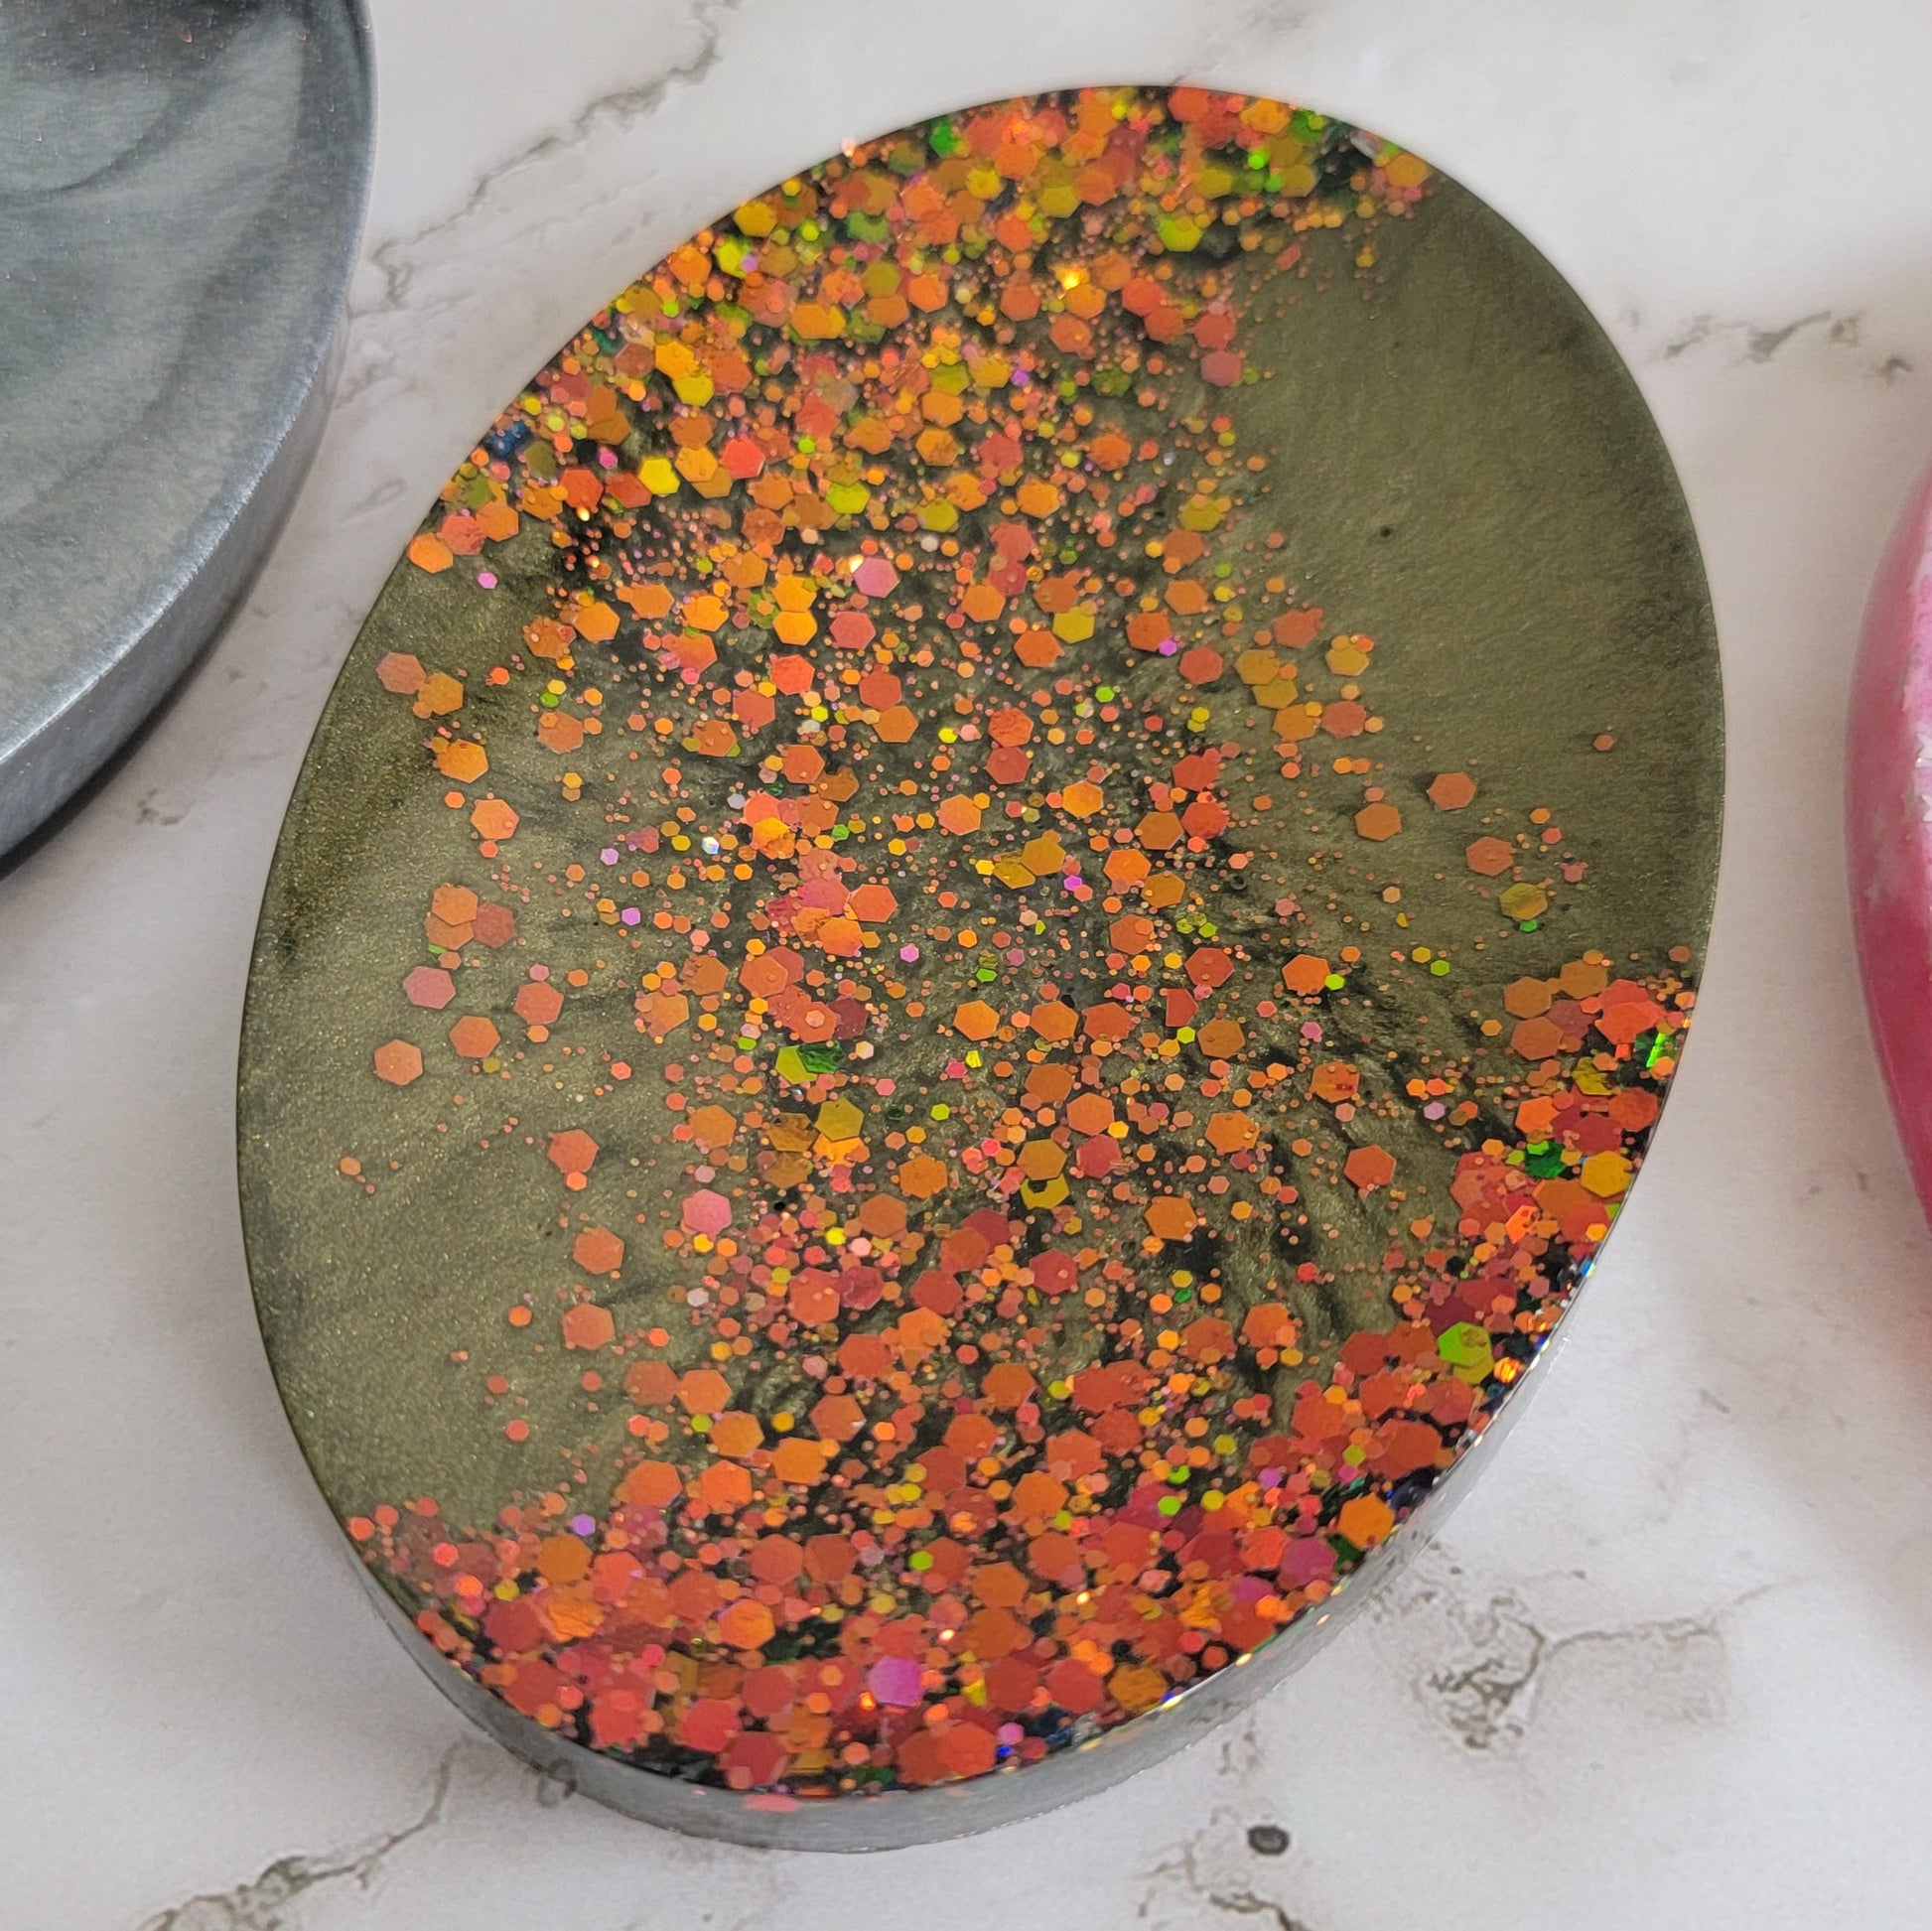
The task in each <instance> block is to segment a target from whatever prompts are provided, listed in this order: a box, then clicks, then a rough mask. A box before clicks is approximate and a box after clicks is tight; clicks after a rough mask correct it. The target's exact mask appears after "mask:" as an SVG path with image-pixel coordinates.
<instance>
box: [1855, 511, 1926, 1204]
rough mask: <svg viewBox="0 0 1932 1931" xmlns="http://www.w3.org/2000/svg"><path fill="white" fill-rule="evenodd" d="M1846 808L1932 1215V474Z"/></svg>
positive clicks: (1885, 592)
mask: <svg viewBox="0 0 1932 1931" xmlns="http://www.w3.org/2000/svg"><path fill="white" fill-rule="evenodd" d="M1845 809H1846V838H1847V845H1848V848H1849V855H1850V858H1851V866H1852V918H1853V924H1854V925H1855V927H1856V928H1857V931H1858V941H1859V964H1860V968H1861V970H1862V972H1863V978H1864V997H1865V1007H1866V1010H1867V1012H1868V1013H1869V1014H1870V1017H1871V1034H1872V1039H1873V1041H1874V1043H1875V1044H1876V1046H1877V1048H1878V1063H1879V1066H1880V1067H1881V1069H1882V1070H1883V1072H1884V1076H1885V1085H1886V1087H1887V1088H1888V1089H1889V1091H1890V1094H1891V1105H1892V1113H1893V1116H1894V1117H1895V1118H1896V1120H1897V1122H1898V1132H1899V1137H1900V1139H1902V1140H1903V1141H1904V1143H1905V1157H1906V1159H1907V1160H1908V1161H1909V1162H1910V1163H1911V1168H1912V1175H1913V1178H1914V1179H1915V1180H1916V1182H1917V1184H1918V1193H1919V1200H1920V1202H1921V1204H1923V1205H1924V1207H1925V1209H1926V1212H1927V1215H1928V1217H1932V475H1928V476H1927V478H1926V480H1925V481H1924V482H1923V483H1921V484H1920V485H1919V487H1918V489H1917V491H1916V492H1915V493H1914V495H1913V497H1912V501H1911V503H1910V505H1909V506H1908V507H1907V509H1906V511H1905V514H1904V515H1903V517H1901V518H1900V520H1899V524H1898V527H1897V529H1896V530H1895V531H1893V533H1892V539H1891V542H1890V544H1889V545H1888V546H1887V548H1886V551H1885V556H1884V561H1883V563H1882V564H1880V566H1879V569H1878V576H1877V580H1876V581H1875V582H1874V583H1873V585H1872V587H1871V601H1870V603H1869V605H1868V606H1867V607H1866V610H1865V619H1864V635H1863V641H1862V643H1861V645H1860V649H1859V661H1858V667H1857V669H1856V671H1855V673H1854V675H1853V681H1852V704H1851V711H1850V716H1849V719H1848V723H1847V736H1846V778H1845Z"/></svg>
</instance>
